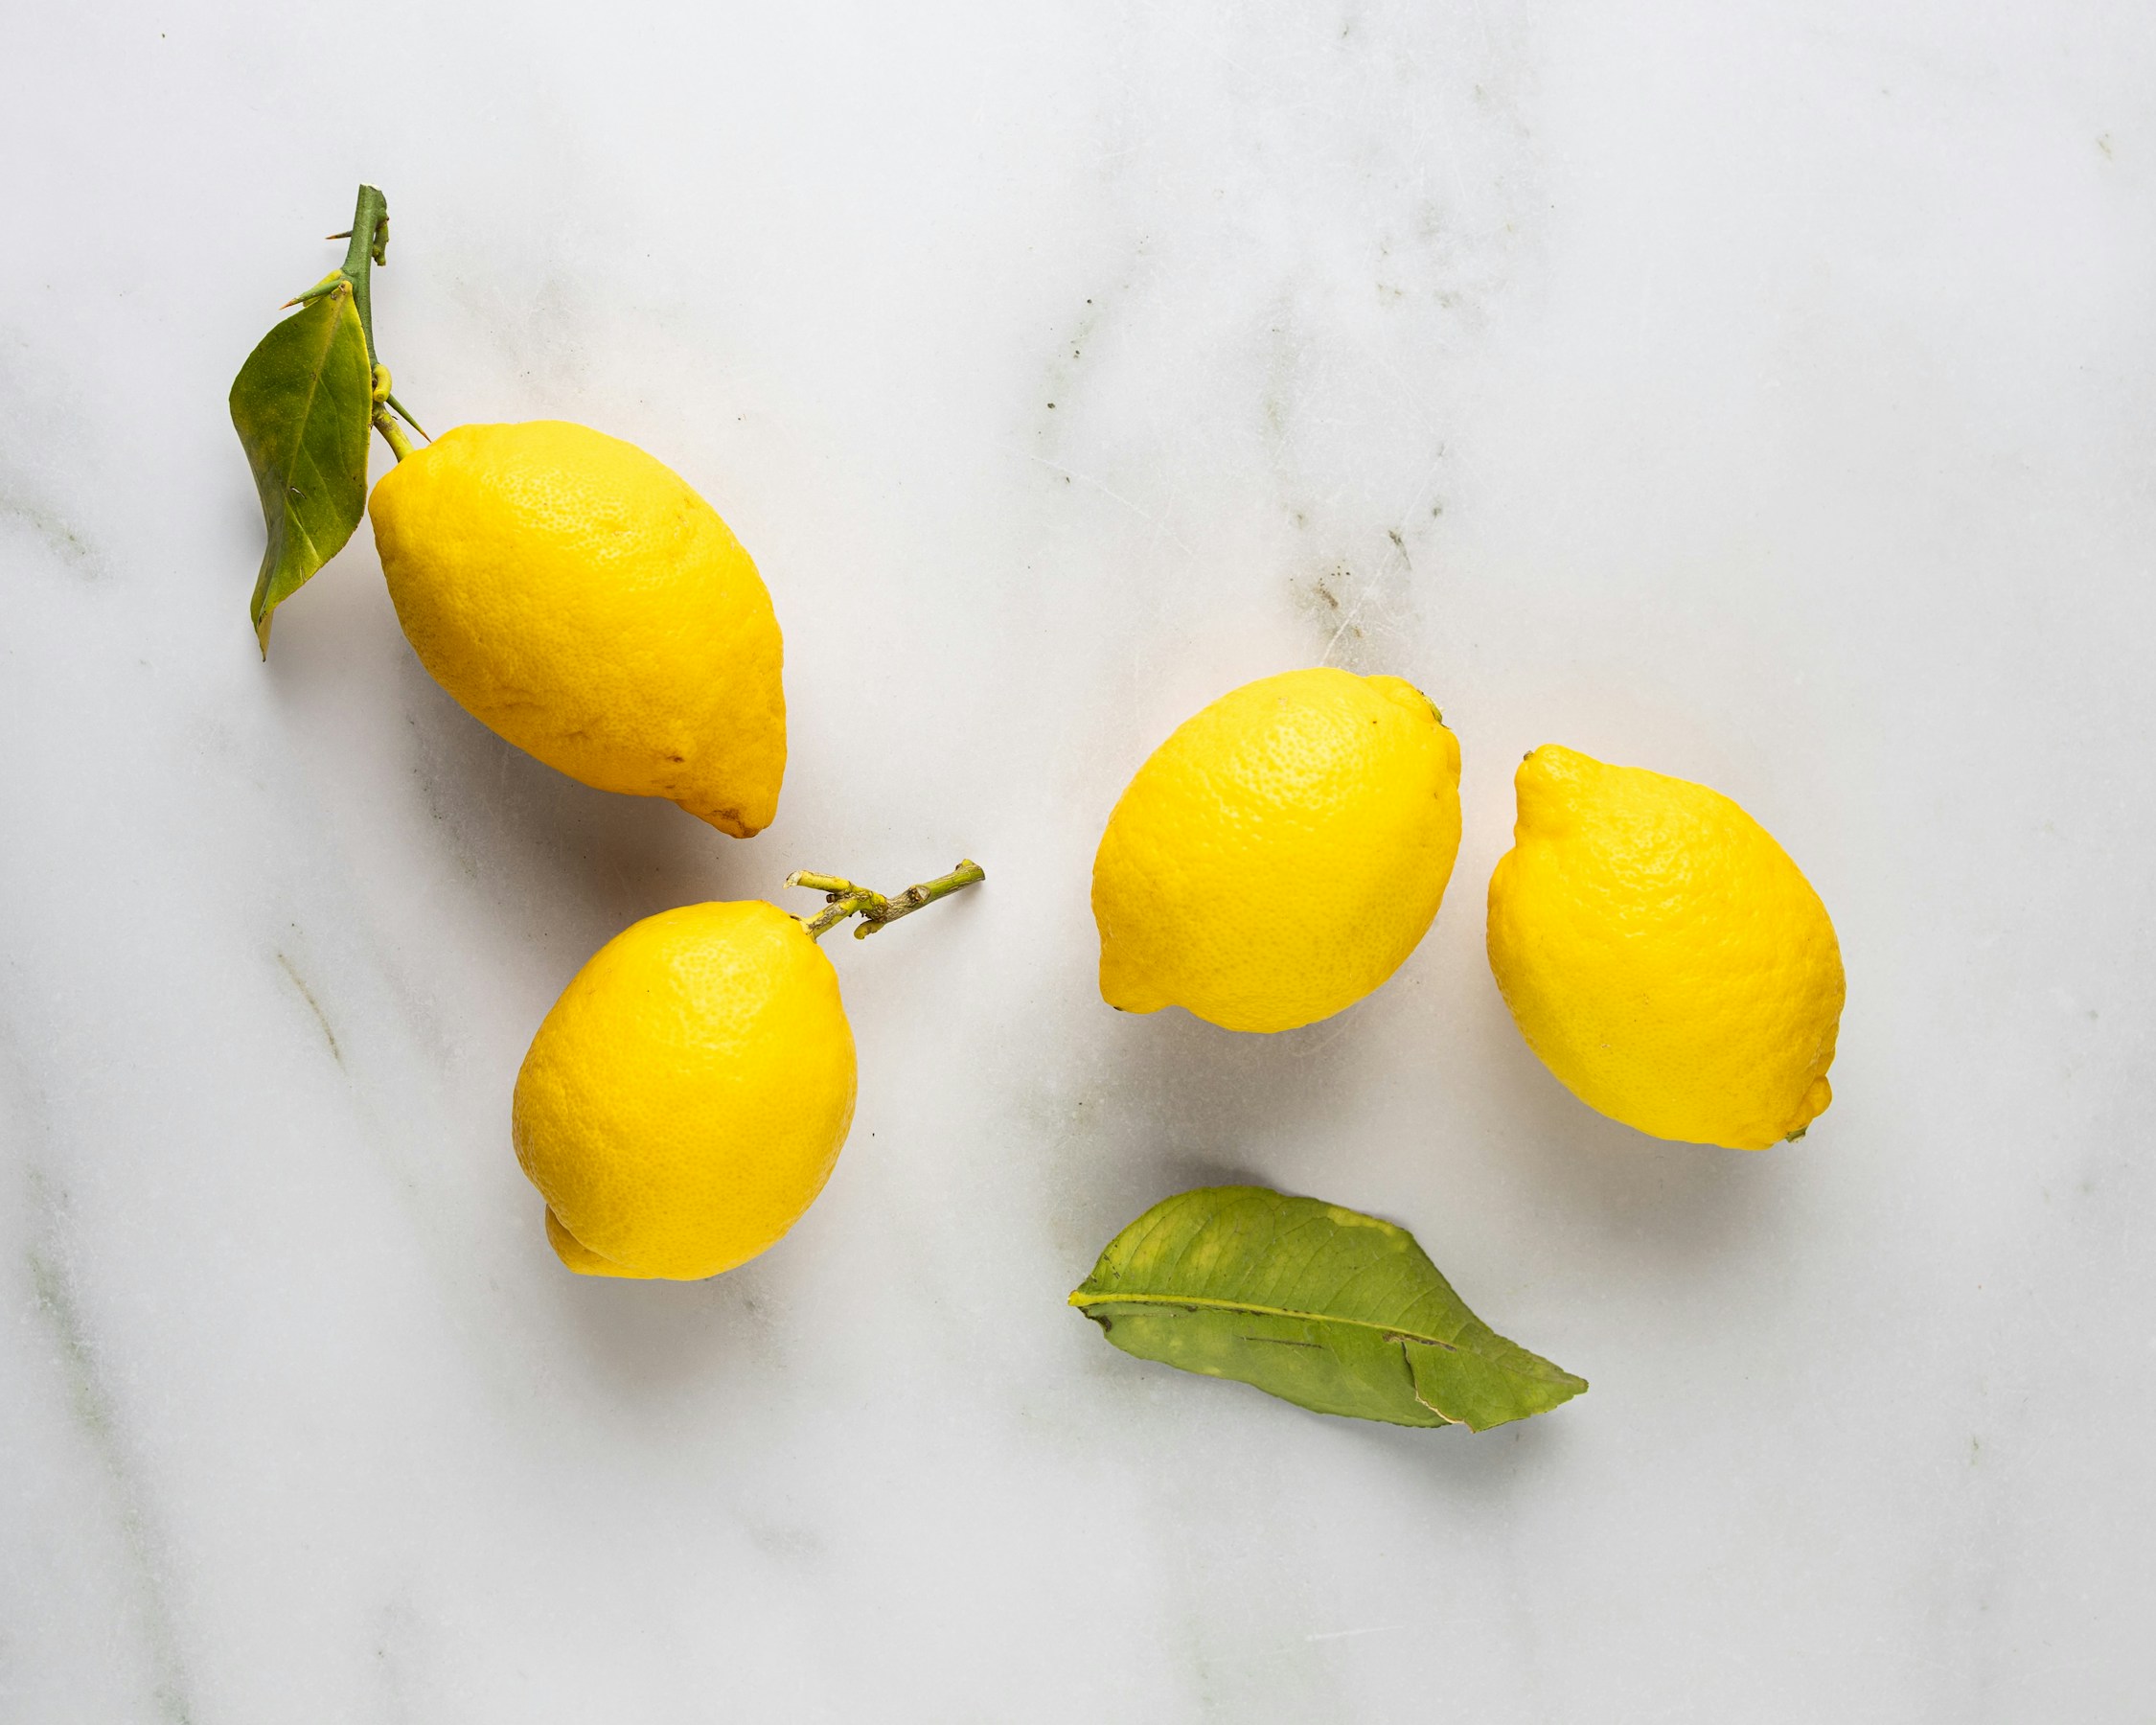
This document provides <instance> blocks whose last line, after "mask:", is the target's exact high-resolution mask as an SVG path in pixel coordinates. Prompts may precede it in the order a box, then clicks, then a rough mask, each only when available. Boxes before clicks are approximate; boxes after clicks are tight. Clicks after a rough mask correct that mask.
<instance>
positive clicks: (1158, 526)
mask: <svg viewBox="0 0 2156 1725" xmlns="http://www.w3.org/2000/svg"><path fill="white" fill-rule="evenodd" d="M1027 459H1028V460H1030V461H1038V462H1039V463H1040V464H1041V465H1042V466H1043V467H1044V468H1046V469H1047V470H1048V471H1049V472H1055V473H1061V474H1062V475H1063V476H1064V478H1065V479H1066V480H1067V481H1075V482H1076V483H1078V484H1080V485H1084V486H1089V487H1090V488H1091V489H1092V490H1094V491H1097V492H1098V493H1100V495H1102V496H1104V497H1107V498H1108V499H1110V500H1111V501H1112V502H1115V503H1120V504H1121V505H1122V506H1123V507H1124V508H1125V509H1127V510H1129V511H1130V512H1131V513H1132V514H1133V515H1135V517H1137V518H1138V519H1139V520H1141V521H1143V522H1144V523H1145V524H1146V525H1147V526H1149V527H1151V528H1153V529H1155V530H1156V531H1157V532H1158V533H1160V534H1161V535H1163V536H1164V537H1166V538H1167V539H1168V540H1171V541H1172V542H1173V543H1174V545H1175V547H1176V549H1177V550H1179V551H1181V553H1182V554H1183V555H1184V556H1185V557H1194V556H1196V555H1197V553H1195V552H1194V551H1192V550H1191V548H1190V547H1189V546H1188V545H1186V544H1184V543H1183V542H1182V536H1181V534H1179V533H1177V532H1176V530H1175V529H1174V528H1173V527H1171V526H1169V525H1168V521H1167V517H1165V516H1157V515H1155V514H1153V513H1152V511H1150V510H1148V509H1145V508H1142V507H1140V506H1139V505H1138V504H1135V503H1134V502H1132V501H1131V500H1130V498H1128V497H1126V496H1125V495H1123V494H1122V493H1121V492H1119V491H1113V490H1111V489H1110V488H1109V487H1108V486H1106V485H1103V484H1102V483H1101V482H1100V481H1099V480H1098V479H1095V478H1094V477H1093V476H1092V475H1091V474H1090V473H1081V472H1076V471H1075V470H1073V469H1070V468H1067V467H1063V466H1060V465H1059V464H1057V463H1056V462H1053V461H1050V460H1049V459H1048V458H1047V457H1046V456H1045V455H1028V456H1027Z"/></svg>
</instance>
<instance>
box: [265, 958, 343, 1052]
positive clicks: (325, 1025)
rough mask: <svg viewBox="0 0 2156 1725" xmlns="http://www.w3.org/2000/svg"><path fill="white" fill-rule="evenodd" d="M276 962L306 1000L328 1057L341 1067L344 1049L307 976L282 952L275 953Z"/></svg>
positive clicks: (302, 998) (301, 997)
mask: <svg viewBox="0 0 2156 1725" xmlns="http://www.w3.org/2000/svg"><path fill="white" fill-rule="evenodd" d="M277 962H278V963H279V964H281V965H283V966H284V967H285V974H286V975H287V977H291V979H292V986H293V987H294V988H296V989H298V990H299V991H300V999H301V1000H305V1001H306V1002H307V1009H308V1011H310V1012H311V1013H312V1014H313V1015H314V1022H315V1023H316V1024H317V1025H319V1026H320V1028H321V1031H322V1040H323V1041H324V1042H326V1043H328V1044H329V1045H330V1058H331V1059H332V1060H333V1061H335V1062H336V1063H337V1065H338V1067H340V1068H341V1067H342V1066H343V1065H344V1050H343V1049H342V1048H340V1047H338V1046H337V1033H336V1032H335V1031H334V1030H333V1029H331V1028H330V1020H329V1015H328V1014H327V1013H325V1012H324V1011H323V1010H322V1003H321V1002H320V1001H319V1000H316V999H315V998H314V991H313V990H312V989H311V988H310V987H308V985H307V978H306V977H302V976H301V975H300V974H299V969H298V967H297V966H296V965H294V964H293V963H292V961H291V960H290V959H289V958H287V956H286V955H285V954H283V953H282V952H280V953H279V954H277Z"/></svg>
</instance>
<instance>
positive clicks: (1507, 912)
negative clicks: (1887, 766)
mask: <svg viewBox="0 0 2156 1725" xmlns="http://www.w3.org/2000/svg"><path fill="white" fill-rule="evenodd" d="M1513 782H1514V787H1515V789H1516V791H1517V793H1518V795H1519V821H1518V824H1517V825H1516V826H1515V827H1514V829H1513V844H1512V849H1511V850H1509V851H1507V852H1506V853H1505V855H1504V856H1503V857H1502V859H1501V860H1500V861H1499V862H1498V865H1497V871H1496V872H1495V873H1494V874H1493V875H1491V877H1490V925H1489V943H1490V969H1491V970H1492V971H1493V972H1495V973H1496V975H1497V982H1498V987H1499V989H1500V990H1501V991H1502V993H1503V995H1504V1000H1505V1004H1506V1005H1508V1006H1510V1007H1511V1008H1512V1016H1513V1018H1514V1020H1515V1021H1516V1022H1517V1023H1518V1024H1519V1026H1520V1030H1521V1034H1522V1035H1524V1036H1525V1038H1526V1039H1527V1046H1529V1047H1531V1048H1533V1049H1534V1051H1535V1052H1536V1053H1537V1054H1539V1055H1540V1056H1541V1057H1542V1060H1543V1063H1544V1064H1545V1065H1546V1066H1548V1068H1549V1069H1550V1070H1551V1071H1552V1072H1554V1073H1555V1074H1556V1075H1557V1076H1558V1078H1559V1079H1560V1080H1562V1081H1563V1083H1564V1084H1565V1086H1566V1088H1567V1089H1569V1090H1570V1091H1571V1092H1572V1094H1574V1095H1575V1096H1577V1097H1579V1099H1580V1100H1581V1101H1583V1102H1585V1103H1586V1104H1587V1105H1588V1106H1589V1107H1590V1108H1594V1109H1598V1110H1599V1111H1600V1112H1602V1113H1603V1114H1606V1115H1610V1116H1611V1117H1612V1118H1613V1119H1618V1120H1622V1121H1623V1122H1624V1123H1625V1124H1626V1125H1628V1126H1636V1127H1638V1128H1639V1129H1640V1131H1641V1132H1646V1133H1652V1134H1653V1135H1654V1136H1655V1137H1656V1138H1684V1139H1686V1140H1689V1141H1691V1142H1693V1143H1703V1144H1724V1145H1727V1146H1729V1147H1730V1148H1732V1149H1735V1150H1761V1149H1764V1148H1766V1147H1767V1146H1768V1145H1769V1144H1772V1143H1775V1142H1777V1141H1778V1140H1780V1139H1782V1138H1789V1137H1792V1136H1793V1135H1795V1134H1797V1133H1800V1132H1801V1131H1803V1130H1804V1128H1805V1127H1806V1126H1807V1125H1808V1124H1810V1122H1811V1121H1812V1120H1813V1119H1814V1118H1815V1117H1816V1116H1817V1115H1819V1114H1821V1113H1822V1112H1823V1110H1824V1109H1825V1107H1826V1105H1827V1103H1828V1102H1829V1101H1830V1100H1831V1099H1832V1097H1833V1092H1832V1091H1831V1089H1829V1087H1828V1085H1827V1082H1826V1069H1827V1068H1828V1067H1829V1066H1830V1065H1832V1064H1833V1060H1834V1036H1835V1031H1836V1029H1837V1027H1838V1026H1839V1024H1840V1023H1841V1018H1842V993H1843V986H1842V950H1841V948H1840V946H1839V945H1838V944H1837V943H1836V941H1835V938H1834V925H1833V924H1832V923H1830V922H1829V921H1827V918H1826V907H1825V906H1823V905H1822V904H1821V903H1820V900H1819V894H1818V893H1816V892H1814V891H1813V890H1812V888H1811V884H1810V883H1809V882H1807V881H1806V880H1805V879H1804V877H1803V876H1802V875H1801V874H1800V873H1799V872H1798V868H1797V864H1796V863H1794V862H1791V861H1790V860H1789V855H1788V853H1787V852H1786V851H1784V850H1783V849H1782V848H1781V846H1780V845H1778V844H1777V843H1776V842H1775V841H1774V839H1772V838H1770V837H1769V836H1768V834H1767V832H1766V830H1765V829H1764V828H1763V827H1761V826H1760V825H1759V823H1758V822H1757V821H1755V820H1754V819H1753V818H1752V816H1749V815H1747V814H1746V813H1745V812H1744V811H1743V810H1742V809H1740V808H1738V807H1737V806H1736V804H1735V803H1733V802H1732V801H1731V800H1730V799H1729V798H1728V797H1726V796H1724V795H1722V794H1721V793H1719V792H1715V791H1709V789H1708V788H1707V787H1706V786H1705V785H1694V784H1690V783H1687V782H1686V780H1684V779H1677V778H1665V777H1663V775H1662V774H1661V773H1659V772H1647V771H1644V770H1641V769H1640V768H1637V767H1611V766H1607V765H1605V764H1604V763H1602V762H1600V761H1597V760H1594V759H1591V758H1590V757H1589V756H1587V755H1583V754H1579V753H1576V752H1575V751H1574V750H1572V749H1570V748H1558V747H1542V748H1538V749H1536V750H1535V751H1534V752H1533V753H1532V754H1530V755H1528V756H1527V758H1526V760H1525V762H1523V763H1522V764H1521V767H1520V770H1519V771H1518V772H1517V773H1516V774H1515V775H1514V779H1513Z"/></svg>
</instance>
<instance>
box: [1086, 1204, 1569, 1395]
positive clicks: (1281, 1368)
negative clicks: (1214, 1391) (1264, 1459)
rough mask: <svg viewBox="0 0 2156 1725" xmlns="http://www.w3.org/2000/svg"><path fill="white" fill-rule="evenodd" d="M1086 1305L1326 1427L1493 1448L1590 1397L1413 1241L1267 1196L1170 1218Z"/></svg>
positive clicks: (1133, 1340) (1116, 1254)
mask: <svg viewBox="0 0 2156 1725" xmlns="http://www.w3.org/2000/svg"><path fill="white" fill-rule="evenodd" d="M1070 1303H1071V1304H1072V1305H1074V1306H1076V1307H1077V1308H1078V1309H1079V1310H1080V1311H1082V1312H1084V1313H1085V1314H1086V1316H1087V1317H1089V1318H1090V1319H1091V1320H1092V1321H1093V1322H1095V1323H1097V1324H1099V1325H1100V1327H1101V1329H1102V1330H1103V1331H1104V1332H1106V1334H1107V1336H1108V1339H1109V1340H1110V1341H1111V1342H1112V1343H1114V1344H1115V1345H1116V1346H1117V1347H1120V1348H1121V1349H1122V1350H1123V1351H1124V1352H1125V1353H1132V1354H1135V1355H1137V1356H1138V1358H1140V1359H1142V1360H1158V1361H1160V1362H1161V1363H1162V1364H1164V1365H1168V1366H1177V1367H1181V1368H1182V1369H1183V1370H1185V1371H1199V1372H1204V1374H1205V1375H1206V1376H1207V1377H1225V1378H1235V1379H1238V1380H1240V1381H1241V1382H1243V1383H1246V1384H1254V1385H1255V1386H1256V1387H1257V1388H1258V1389H1260V1390H1263V1391H1266V1392H1267V1393H1268V1394H1272V1395H1277V1396H1281V1397H1283V1398H1285V1399H1286V1400H1288V1401H1292V1402H1294V1403H1296V1405H1297V1406H1298V1407H1304V1408H1309V1409H1312V1410H1314V1411H1315V1412H1317V1413H1319V1414H1342V1415H1347V1416H1349V1417H1351V1418H1355V1419H1383V1420H1388V1421H1389V1422H1391V1423H1392V1424H1394V1425H1408V1426H1438V1425H1464V1426H1466V1427H1467V1428H1468V1429H1469V1430H1470V1431H1475V1432H1479V1431H1484V1430H1486V1429H1487V1428H1489V1427H1491V1426H1494V1425H1502V1424H1503V1423H1504V1422H1505V1421H1507V1420H1512V1419H1525V1418H1526V1417H1527V1416H1528V1415H1531V1414H1543V1413H1547V1412H1548V1410H1550V1409H1551V1408H1554V1407H1556V1406H1557V1405H1558V1404H1559V1403H1560V1402H1566V1401H1570V1400H1571V1398H1572V1397H1573V1396H1575V1395H1578V1394H1581V1393H1583V1392H1584V1391H1586V1389H1587V1380H1586V1379H1584V1378H1577V1377H1574V1376H1572V1374H1571V1372H1569V1371H1562V1370H1560V1369H1558V1368H1556V1367H1555V1366H1552V1365H1551V1364H1550V1363H1549V1362H1548V1360H1545V1359H1543V1358H1541V1357H1540V1356H1538V1355H1535V1354H1531V1353H1529V1352H1528V1351H1527V1350H1526V1349H1525V1348H1524V1347H1520V1346H1517V1345H1514V1344H1512V1343H1510V1342H1507V1341H1506V1340H1505V1339H1504V1338H1503V1337H1502V1336H1501V1335H1499V1334H1497V1333H1496V1332H1495V1331H1494V1330H1492V1329H1491V1328H1490V1326H1489V1325H1488V1324H1486V1323H1484V1322H1482V1321H1481V1320H1480V1319H1479V1318H1478V1317H1476V1316H1475V1314H1474V1313H1473V1312H1471V1311H1469V1310H1468V1309H1467V1307H1466V1306H1464V1305H1462V1304H1461V1303H1460V1299H1459V1296H1458V1295H1456V1294H1455V1293H1454V1292H1453V1290H1452V1287H1451V1285H1450V1284H1449V1283H1448V1282H1447V1281H1446V1280H1445V1278H1444V1277H1443V1276H1440V1275H1438V1274H1437V1266H1436V1265H1435V1264H1433V1263H1432V1262H1431V1261H1430V1258H1429V1256H1428V1254H1427V1253H1424V1251H1423V1249H1422V1248H1421V1247H1420V1246H1418V1245H1416V1244H1415V1239H1414V1235H1412V1234H1411V1233H1410V1232H1408V1230H1406V1229H1404V1228H1395V1227H1393V1225H1392V1224H1391V1223H1389V1222H1381V1221H1379V1220H1378V1219H1377V1218H1376V1217H1375V1216H1365V1215H1362V1214H1360V1213H1358V1212H1357V1211H1355V1210H1350V1209H1342V1208H1341V1207H1339V1206H1338V1205H1332V1204H1321V1203H1319V1201H1318V1200H1317V1199H1315V1198H1294V1197H1290V1196H1288V1195H1287V1194H1285V1193H1282V1192H1271V1191H1267V1190H1266V1189H1265V1188H1264V1187H1263V1186H1203V1187H1201V1188H1199V1189H1198V1190H1197V1191H1194V1192H1183V1193H1181V1194H1180V1195H1179V1196H1177V1197H1174V1198H1170V1199H1167V1200H1165V1201H1164V1202H1162V1203H1159V1204H1157V1205H1155V1206H1154V1207H1152V1208H1151V1209H1149V1210H1147V1211H1146V1212H1145V1214H1144V1215H1142V1216H1140V1217H1139V1218H1138V1219H1137V1220H1136V1221H1135V1222H1133V1223H1132V1224H1131V1225H1130V1227H1128V1228H1126V1229H1125V1230H1123V1231H1122V1232H1121V1233H1119V1234H1117V1235H1116V1236H1115V1238H1114V1239H1112V1240H1111V1241H1110V1242H1109V1244H1108V1250H1107V1251H1106V1252H1104V1253H1101V1254H1100V1262H1099V1263H1097V1264H1095V1265H1094V1266H1093V1273H1092V1275H1090V1276H1088V1277H1087V1278H1086V1280H1085V1282H1084V1284H1083V1285H1082V1286H1081V1287H1079V1289H1078V1290H1077V1291H1076V1292H1075V1293H1074V1294H1072V1295H1071V1297H1070Z"/></svg>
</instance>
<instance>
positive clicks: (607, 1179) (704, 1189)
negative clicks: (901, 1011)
mask: <svg viewBox="0 0 2156 1725" xmlns="http://www.w3.org/2000/svg"><path fill="white" fill-rule="evenodd" d="M853 1117H854V1038H853V1032H852V1030H851V1029H849V1028H848V1026H847V1023H846V1009H845V1007H844V1005H843V1004H842V1003H841V1002H840V1000H839V999H838V977H837V973H835V972H834V971H833V970H832V968H831V960H830V959H828V958H826V957H825V956H824V955H823V954H822V953H821V952H820V951H818V950H817V948H816V944H815V942H814V940H812V939H811V938H810V937H809V934H808V932H807V931H806V930H805V929H804V928H803V926H802V925H801V923H799V922H798V921H797V920H795V919H794V918H793V917H791V916H789V915H787V914H786V912H785V911H783V910H780V909H778V908H776V907H775V906H771V905H766V904H759V903H754V902H750V903H745V904H725V905H691V906H689V907H687V908H683V909H679V910H668V911H664V912H662V913H661V914H659V915H657V916H651V917H646V918H645V919H644V920H643V921H642V922H640V923H637V924H635V925H634V926H633V927H631V928H629V929H626V930H624V931H622V932H621V933H619V934H617V935H615V936H614V938H613V939H612V940H609V941H608V943H607V944H606V945H605V946H603V947H601V948H600V949H599V951H598V952H597V953H596V954H593V955H592V958H591V961H590V962H589V963H588V964H586V965H585V967H584V969H583V970H581V971H579V972H578V973H577V976H576V978H575V979H574V980H573V981H572V982H570V984H569V986H568V987H567V988H566V989H565V990H563V991H562V998H561V999H560V1000H557V1001H556V1002H555V1003H554V1008H553V1010H552V1011H550V1012H549V1013H548V1014H547V1015H546V1020H545V1022H544V1023H541V1024H540V1025H539V1034H538V1035H537V1036H536V1037H534V1038H533V1039H532V1046H531V1051H530V1052H529V1053H528V1054H526V1055H525V1056H524V1066H523V1069H522V1070H521V1071H519V1072H518V1073H517V1074H516V1101H515V1104H514V1107H513V1110H512V1121H513V1129H514V1133H515V1137H516V1159H517V1161H520V1162H521V1163H522V1164H523V1167H524V1172H525V1174H526V1175H528V1176H529V1177H530V1179H531V1182H532V1184H534V1185H536V1186H537V1187H539V1194H540V1196H542V1197H543V1198H544V1199H545V1200H546V1207H547V1216H546V1234H547V1238H548V1239H549V1240H550V1241H552V1242H553V1245H554V1250H555V1252H556V1253H559V1254H560V1256H561V1258H562V1262H563V1263H565V1264H567V1265H568V1266H569V1268H570V1269H572V1270H577V1271H581V1272H583V1273H584V1274H585V1275H587V1276H656V1277H664V1278H667V1279H671V1280H676V1281H691V1280H695V1279H697V1278H699V1277H701V1276H716V1275H718V1274H719V1273H720V1272H721V1271H722V1270H730V1269H732V1268H733V1267H734V1266H735V1265H736V1264H739V1263H742V1262H744V1261H745V1260H746V1259H748V1258H752V1257H754V1256H755V1255H756V1254H757V1253H760V1252H762V1251H764V1250H765V1248H767V1247H768V1246H769V1245H770V1244H771V1243H772V1242H773V1241H775V1240H777V1239H778V1238H779V1236H780V1235H782V1234H784V1233H785V1232H786V1230H788V1229H790V1228H791V1227H792V1226H793V1224H794V1223H795V1222H796V1221H797V1220H798V1219H799V1218H800V1215H801V1212H802V1211H803V1210H805V1209H807V1208H808V1207H809V1205H810V1203H811V1202H812V1201H813V1200H814V1198H815V1195H816V1194H817V1193H818V1192H819V1191H821V1190H822V1189H823V1183H824V1182H825V1180H827V1179H828V1178H829V1177H830V1174H831V1168H832V1164H833V1163H834V1162H835V1161H837V1159H838V1150H839V1146H840V1145H842V1144H843V1143H844V1142H845V1141H846V1129H847V1127H848V1126H849V1125H851V1124H852V1122H853Z"/></svg>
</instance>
